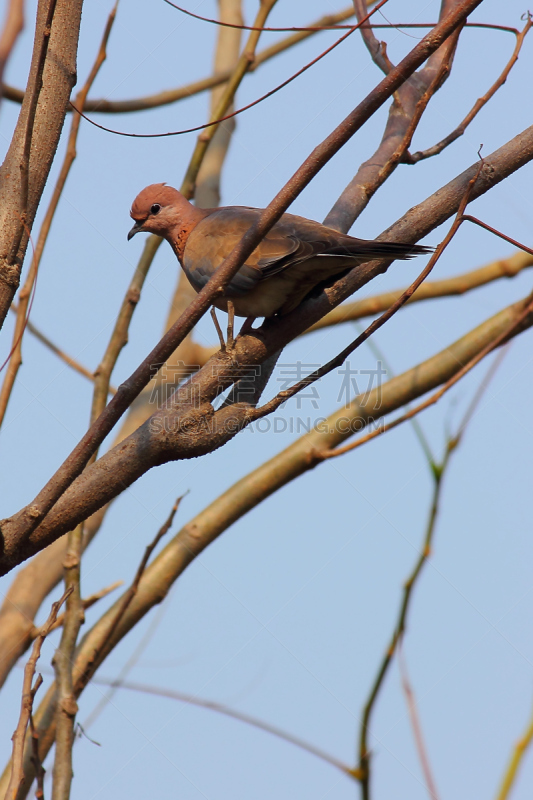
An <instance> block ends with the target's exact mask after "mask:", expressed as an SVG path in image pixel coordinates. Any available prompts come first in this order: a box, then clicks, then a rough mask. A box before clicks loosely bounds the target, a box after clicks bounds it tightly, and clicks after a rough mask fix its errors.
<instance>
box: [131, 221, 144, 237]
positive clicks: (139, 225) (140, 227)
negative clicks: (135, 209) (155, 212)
mask: <svg viewBox="0 0 533 800" xmlns="http://www.w3.org/2000/svg"><path fill="white" fill-rule="evenodd" d="M143 224H144V220H142V219H141V220H137V221H136V223H135V225H134V226H133V228H132V229H131V231H130V232H129V233H128V242H129V241H130V239H133V237H134V236H135V234H136V233H139V231H142V230H143Z"/></svg>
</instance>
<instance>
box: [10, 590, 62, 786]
mask: <svg viewBox="0 0 533 800" xmlns="http://www.w3.org/2000/svg"><path fill="white" fill-rule="evenodd" d="M68 594H69V593H68V592H65V594H64V595H63V597H62V598H61V599H60V600H58V601H57V602H56V603H53V604H52V610H51V611H50V615H49V617H48V619H47V621H46V623H45V625H44V626H43V628H42V631H41V633H40V634H39V636H38V637H37V639H36V640H35V642H34V644H33V648H32V651H31V656H30V657H29V659H28V662H27V664H26V666H25V668H24V681H23V684H22V704H21V709H20V717H19V721H18V724H17V727H16V730H15V733H14V734H13V756H12V760H11V765H12V766H11V778H10V780H9V785H8V787H7V791H6V793H5V800H16V797H17V794H18V791H19V789H20V787H21V786H22V784H23V783H24V771H23V759H24V741H25V737H26V730H27V728H28V723H29V721H30V717H31V714H32V708H33V700H34V697H35V693H36V692H37V689H38V688H39V686H40V685H41V683H42V677H41V676H40V675H39V676H38V677H37V680H36V681H35V683H33V676H34V674H35V666H36V664H37V661H38V660H39V656H40V654H41V647H42V646H43V642H44V640H45V639H46V637H47V636H48V634H49V632H50V630H51V628H52V625H53V624H54V622H55V620H56V617H57V613H58V611H59V609H60V608H61V606H62V605H63V602H64V601H65V600H66V598H67V597H68Z"/></svg>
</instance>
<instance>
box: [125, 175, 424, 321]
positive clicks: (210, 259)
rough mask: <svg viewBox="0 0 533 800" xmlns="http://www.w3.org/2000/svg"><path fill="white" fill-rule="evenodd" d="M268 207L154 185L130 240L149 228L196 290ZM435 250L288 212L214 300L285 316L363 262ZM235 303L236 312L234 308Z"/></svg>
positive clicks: (143, 198)
mask: <svg viewBox="0 0 533 800" xmlns="http://www.w3.org/2000/svg"><path fill="white" fill-rule="evenodd" d="M261 212H262V209H259V208H249V207H247V206H226V207H220V208H197V207H196V206H194V205H192V204H191V203H189V201H188V200H187V199H186V198H185V197H184V196H183V195H182V194H181V193H180V192H178V190H177V189H173V188H172V187H171V186H167V185H166V184H165V183H154V184H152V185H150V186H147V187H146V188H145V189H143V190H142V191H141V192H140V193H139V194H138V195H137V197H136V198H135V200H134V201H133V205H132V207H131V211H130V216H131V217H132V219H133V220H134V221H135V224H134V225H133V227H132V229H131V230H130V232H129V233H128V241H129V240H130V239H131V238H132V237H133V236H135V234H137V233H140V232H141V231H144V232H146V233H155V234H157V235H158V236H161V237H163V238H164V239H166V240H167V242H168V243H169V244H170V246H171V247H172V249H173V251H174V253H175V254H176V256H177V259H178V261H179V263H180V264H181V266H182V268H183V270H184V272H185V274H186V276H187V278H188V279H189V281H190V283H191V285H192V287H193V288H194V289H195V291H196V292H199V291H200V290H201V289H203V287H204V286H205V285H206V283H207V282H208V281H209V279H210V278H211V276H212V275H213V273H214V272H215V270H216V269H217V267H219V266H220V265H221V264H222V262H223V261H224V259H225V258H226V257H227V256H228V255H229V254H230V253H231V251H232V250H233V248H234V247H235V246H236V245H237V244H238V243H239V241H240V240H241V238H242V237H243V236H244V234H245V233H246V231H247V230H248V229H249V228H250V227H251V226H252V225H253V223H254V222H255V221H256V220H257V218H258V217H259V215H260V214H261ZM431 251H432V250H431V248H428V247H424V246H421V245H413V244H404V243H401V242H381V241H372V240H366V239H356V238H355V237H353V236H348V235H347V234H344V233H339V231H336V230H334V229H333V228H328V227H326V226H325V225H321V224H320V223H319V222H315V221H313V220H310V219H306V218H305V217H299V216H296V215H295V214H283V215H282V217H281V218H280V219H279V220H278V222H276V223H275V225H274V226H273V227H272V228H271V229H270V231H269V232H268V233H267V235H266V236H265V238H264V239H263V240H262V242H261V243H260V244H259V245H258V246H257V247H256V248H255V250H254V251H253V253H252V254H251V255H250V256H249V257H248V259H247V260H246V263H245V264H244V265H243V266H242V267H241V268H240V269H239V271H238V272H237V273H236V274H235V275H234V276H233V278H232V279H231V281H230V282H229V284H228V285H227V286H226V288H225V291H224V294H223V295H222V296H221V297H219V298H217V299H215V300H214V301H213V303H214V305H215V306H216V307H217V308H219V309H221V310H223V311H228V301H231V302H230V303H229V306H230V309H229V310H230V311H231V310H234V313H235V314H236V315H237V316H240V317H247V318H248V319H249V320H252V321H253V319H254V318H257V317H272V316H274V315H275V314H280V315H285V314H288V313H289V312H290V311H293V309H295V308H296V307H297V306H298V305H299V304H300V303H301V302H302V301H303V300H304V299H305V298H306V297H307V295H308V294H309V293H310V292H312V291H313V290H314V289H315V288H316V287H318V286H327V285H328V284H331V283H333V282H334V281H335V280H337V279H338V278H340V277H341V276H342V275H344V274H346V273H347V272H349V271H350V270H351V269H353V268H354V267H356V266H358V265H359V264H362V263H364V262H365V261H371V260H372V259H375V258H391V259H408V258H412V257H413V256H417V255H423V254H425V253H430V252H431ZM231 305H233V309H231Z"/></svg>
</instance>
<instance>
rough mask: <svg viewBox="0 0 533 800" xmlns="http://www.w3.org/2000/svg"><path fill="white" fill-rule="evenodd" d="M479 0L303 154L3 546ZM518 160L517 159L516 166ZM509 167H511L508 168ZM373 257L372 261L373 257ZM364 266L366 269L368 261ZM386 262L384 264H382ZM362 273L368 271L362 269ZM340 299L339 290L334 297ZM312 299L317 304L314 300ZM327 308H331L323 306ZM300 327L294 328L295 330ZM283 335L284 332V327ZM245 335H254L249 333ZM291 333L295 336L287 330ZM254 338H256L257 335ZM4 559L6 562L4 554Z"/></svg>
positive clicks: (38, 512)
mask: <svg viewBox="0 0 533 800" xmlns="http://www.w3.org/2000/svg"><path fill="white" fill-rule="evenodd" d="M480 2H481V0H464V2H463V3H462V4H461V6H460V8H458V9H456V10H455V11H454V12H452V13H450V14H449V15H448V16H447V17H446V18H445V19H444V20H442V21H441V22H439V23H438V25H437V26H436V27H435V28H434V29H433V30H432V31H431V33H430V34H428V35H427V36H425V37H424V38H423V39H422V40H421V41H420V42H419V43H418V44H417V45H416V46H415V47H414V49H413V50H412V51H411V53H409V54H408V55H407V56H406V57H405V58H404V59H403V61H401V62H400V64H399V65H398V67H396V68H395V69H393V70H391V72H390V73H389V75H387V76H386V77H385V78H384V79H383V80H382V81H381V83H380V84H379V85H378V86H377V87H376V88H375V89H374V90H373V91H372V92H371V93H370V94H369V95H368V97H367V98H366V99H365V100H363V101H362V102H361V103H360V104H359V105H358V106H357V108H356V109H355V110H354V111H353V112H351V113H350V114H349V115H348V117H347V118H346V119H345V120H344V121H343V122H342V123H341V124H340V125H339V126H338V127H337V128H336V129H335V131H333V133H331V134H330V135H329V136H328V137H327V138H326V139H325V140H324V142H322V144H320V145H318V147H316V148H315V150H314V151H313V152H312V153H311V155H310V156H309V157H308V158H307V159H306V160H305V162H304V163H303V164H302V166H301V167H300V168H299V169H298V170H297V172H296V173H295V174H294V175H293V177H292V178H291V179H290V181H289V182H288V183H287V184H286V186H285V187H284V189H282V190H281V191H280V192H279V193H278V195H277V196H276V197H275V198H274V200H273V201H272V202H271V203H270V204H269V206H268V207H267V208H266V209H265V210H264V211H263V213H262V214H261V216H260V217H259V218H258V220H257V222H256V223H255V224H254V225H253V226H252V227H251V228H250V230H249V231H248V232H247V233H246V234H245V235H244V237H243V238H242V240H241V242H240V244H239V245H238V246H237V247H236V248H235V249H234V250H233V252H232V253H231V254H230V256H228V258H227V259H226V260H225V261H224V262H223V264H222V265H221V266H220V267H219V268H218V269H217V271H216V273H215V275H214V276H213V277H212V278H211V280H210V281H209V283H208V284H207V285H206V286H205V287H204V288H203V289H202V291H201V292H200V293H199V294H198V295H197V296H196V298H195V299H194V300H193V302H192V303H191V304H190V305H189V307H188V309H187V311H186V312H185V313H184V314H183V315H182V316H181V318H180V319H179V320H178V321H177V322H176V323H175V325H174V326H173V328H172V329H171V330H170V331H169V332H168V333H167V334H166V335H165V336H164V337H163V338H162V339H161V341H160V342H159V344H158V345H156V347H155V348H154V349H153V350H152V352H151V353H150V354H149V355H148V357H147V358H146V359H145V360H144V361H143V362H142V364H141V365H140V366H139V367H138V368H137V369H136V370H135V372H134V373H133V374H132V375H131V376H130V378H129V379H128V380H127V381H126V382H124V383H123V384H122V385H121V386H120V387H119V389H118V391H117V393H116V395H115V396H114V397H113V398H112V400H111V401H110V403H109V404H108V406H107V407H106V409H105V410H104V411H103V413H102V414H101V415H100V417H99V419H98V420H97V421H96V422H95V423H94V425H93V426H92V427H91V428H90V430H89V431H88V432H87V434H86V435H85V436H84V437H83V438H82V440H81V441H80V443H79V444H78V445H77V446H76V447H75V449H74V450H73V451H72V453H71V455H70V456H69V457H68V458H67V459H66V461H65V462H64V464H63V465H62V467H60V469H59V470H58V472H57V473H56V474H55V475H54V476H53V477H52V478H51V480H50V481H49V482H48V484H47V485H46V486H45V487H44V489H43V490H42V491H41V492H40V493H39V495H38V496H37V497H36V498H35V499H34V501H33V502H32V503H31V504H30V505H29V506H27V507H26V508H25V509H23V510H22V511H20V512H19V513H18V514H17V515H15V516H14V517H12V518H11V519H10V520H9V521H5V522H4V523H2V534H3V536H4V537H5V543H6V550H5V555H6V554H7V552H11V553H13V552H14V549H17V546H18V544H20V543H21V542H22V540H26V541H27V540H28V537H29V536H30V534H31V532H32V531H33V530H34V529H35V528H36V527H37V526H38V525H39V523H40V522H41V520H43V519H44V517H45V516H46V514H47V513H48V512H49V510H50V509H51V508H52V506H53V505H54V503H55V502H56V501H57V500H58V499H59V497H60V496H61V495H62V494H63V492H64V491H65V489H66V488H67V487H68V486H69V485H70V484H71V482H72V480H73V479H75V478H76V476H78V475H80V473H81V471H82V470H83V468H84V467H85V465H86V464H87V463H88V461H89V459H90V458H91V456H92V454H93V453H94V452H95V450H96V449H97V448H98V446H99V445H100V444H101V442H102V441H103V440H104V438H105V437H106V436H107V434H108V433H109V431H110V430H111V429H112V428H113V427H114V425H115V424H116V422H117V421H118V419H120V417H121V416H122V414H123V413H124V411H125V410H126V409H127V408H128V407H129V405H130V404H131V403H132V401H133V400H134V399H135V398H136V397H137V396H138V394H139V393H140V392H141V391H142V389H143V388H144V386H146V384H147V383H148V381H149V380H150V378H151V377H152V371H153V365H154V364H163V363H164V362H165V361H166V360H167V358H168V357H169V356H170V354H171V353H172V352H173V351H174V350H175V349H176V347H177V346H178V344H179V343H180V342H181V341H183V339H184V338H185V336H186V335H187V334H188V333H189V332H190V331H191V330H192V328H193V327H194V325H196V323H197V322H198V321H199V319H200V318H201V317H202V316H203V314H204V313H205V311H206V310H207V309H208V308H209V307H210V306H211V305H212V302H213V299H214V298H215V297H216V296H218V295H220V294H221V293H222V292H223V290H224V286H225V285H226V283H227V282H228V281H229V280H231V278H232V277H233V275H234V274H236V272H237V270H238V269H239V268H240V266H241V265H242V264H243V263H244V261H245V260H246V258H247V257H248V256H249V255H250V253H252V252H253V250H254V249H255V247H256V246H257V244H258V243H259V242H260V241H261V239H262V237H264V236H265V235H266V233H268V231H269V230H270V228H271V227H272V225H274V223H275V222H276V221H277V220H278V219H279V218H280V216H281V214H282V213H283V212H284V211H285V210H286V209H287V208H288V206H289V204H290V203H291V202H292V201H293V200H294V199H295V197H297V196H298V194H299V193H300V192H301V191H302V190H303V189H304V188H305V186H306V185H307V184H308V183H309V182H310V181H311V179H312V178H313V177H314V176H315V175H316V174H317V173H318V172H319V170H320V169H321V168H322V166H324V164H326V163H327V162H328V161H329V159H330V158H332V156H333V155H334V154H335V153H336V152H337V151H338V150H339V149H340V148H341V147H342V146H343V145H344V144H345V143H346V142H347V141H349V139H350V138H351V137H352V136H353V135H354V133H355V132H356V131H357V130H359V128H360V127H361V126H362V125H363V124H364V122H365V121H367V120H368V118H369V117H370V116H371V115H372V114H373V113H374V112H375V111H376V110H377V109H378V108H379V107H380V106H381V105H383V103H384V102H385V101H386V99H387V98H388V97H390V95H391V94H392V93H393V92H394V91H396V90H397V89H398V88H399V86H401V84H402V83H403V82H404V81H405V80H406V78H407V77H408V76H409V75H410V74H412V72H413V71H414V70H416V69H417V67H419V66H420V65H421V64H422V63H423V62H424V61H425V60H426V59H427V58H428V57H429V56H430V55H431V53H433V52H435V50H437V49H438V48H439V47H440V45H441V44H442V43H443V42H444V41H445V40H446V39H447V38H448V36H449V35H450V34H451V33H453V31H454V30H455V29H456V28H457V27H458V26H460V25H461V24H462V22H463V21H464V19H465V18H466V16H467V15H468V14H469V13H471V11H473V9H474V8H476V7H477V6H478V5H479V3H480ZM522 158H523V159H524V160H523V161H522V163H525V161H526V160H527V154H526V153H523V154H522ZM519 165H521V164H520V163H517V165H516V167H514V168H518V166H519ZM511 171H512V170H511ZM493 183H494V176H492V175H491V185H492V184H493ZM478 184H479V186H480V187H484V188H482V189H481V191H480V193H482V192H483V191H486V189H487V188H488V187H487V185H486V180H482V179H480V180H479V181H478ZM448 215H449V212H444V216H445V217H446V216H448ZM411 235H412V233H411V234H408V235H407V237H406V239H405V240H406V241H412V240H413V239H414V240H416V238H418V237H413V239H411ZM371 263H372V262H371ZM366 266H367V269H368V265H366ZM384 268H385V267H382V269H384ZM358 273H360V274H361V277H362V278H364V277H365V276H364V275H363V273H365V266H363V267H362V268H359V269H358ZM366 274H369V273H368V272H366ZM346 280H347V279H344V281H339V282H338V283H337V284H336V287H338V289H340V293H339V291H337V295H338V296H339V294H341V293H342V288H341V287H344V286H346V283H345V282H346ZM341 299H344V297H341V296H339V300H338V301H337V302H334V305H337V303H338V302H340V301H341ZM307 305H308V304H304V306H303V307H301V309H299V310H298V311H297V312H294V313H296V314H298V315H299V318H304V317H305V316H306V314H305V313H303V312H304V309H305V307H306V306H307ZM312 305H315V306H316V304H315V303H313V304H312ZM327 310H329V309H327ZM325 311H326V309H324V311H323V313H322V314H320V313H319V314H318V315H317V316H316V319H318V318H319V317H320V316H323V314H324V313H325ZM291 318H293V314H289V315H287V317H285V318H283V320H282V321H281V322H280V324H279V328H278V337H273V339H274V340H275V338H282V339H283V332H284V329H285V328H286V325H287V322H288V321H290V319H291ZM316 319H313V320H309V322H308V323H307V324H305V327H304V330H305V328H306V327H309V325H310V324H312V322H315V321H316ZM299 332H300V331H295V334H297V333H299ZM285 336H286V332H285ZM247 338H248V339H250V338H252V337H247ZM290 338H294V336H291V337H290ZM254 340H255V341H257V339H255V337H254ZM281 346H283V341H282V342H277V341H276V342H275V344H274V346H273V348H272V350H271V352H270V355H271V354H272V353H273V352H276V351H277V350H279V349H280V347H281ZM268 355H269V353H265V355H264V357H263V358H262V359H261V360H262V361H264V360H265V358H266V357H268ZM4 561H5V562H6V564H7V561H8V560H6V558H5V557H4Z"/></svg>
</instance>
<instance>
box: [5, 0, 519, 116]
mask: <svg viewBox="0 0 533 800" xmlns="http://www.w3.org/2000/svg"><path fill="white" fill-rule="evenodd" d="M353 15H354V10H353V8H347V9H344V11H339V12H337V13H336V14H326V15H325V16H324V17H320V19H318V20H317V21H316V22H315V23H314V25H311V26H309V27H308V28H307V29H306V30H305V31H304V32H301V33H296V34H294V35H293V36H288V37H287V38H285V39H282V40H281V41H279V42H276V44H274V45H271V46H270V47H266V48H265V49H264V50H261V51H260V52H259V53H258V54H257V55H256V56H255V59H254V62H253V64H252V65H251V67H250V71H251V72H255V70H256V69H257V68H258V67H259V66H261V64H264V63H265V62H266V61H269V60H270V59H271V58H274V56H277V55H278V54H279V53H283V52H285V50H288V49H289V48H291V47H293V46H294V45H295V44H299V42H302V41H304V40H305V39H308V38H309V37H310V36H313V35H314V34H315V33H318V32H320V31H321V30H324V29H325V28H331V27H334V26H335V25H336V24H337V23H338V22H342V21H343V20H346V19H349V18H350V17H353ZM425 27H427V28H432V27H433V24H430V25H426V26H425ZM511 30H514V29H511ZM231 75H232V70H231V71H230V70H228V71H227V72H223V73H219V74H215V75H211V76H209V77H208V78H203V79H202V80H199V81H194V82H193V83H189V84H187V85H185V86H180V87H178V88H176V89H167V90H166V91H163V92H158V93H157V94H153V95H149V96H147V97H139V98H136V99H133V100H107V99H105V98H100V99H96V100H91V99H88V100H87V101H86V102H85V105H84V107H83V110H84V111H86V112H88V113H90V112H94V111H101V112H103V113H106V114H113V113H114V114H123V113H127V112H129V111H145V110H147V109H150V108H158V107H159V106H164V105H169V104H171V103H176V102H178V101H179V100H185V99H187V98H189V97H192V96H193V95H195V94H199V93H200V92H205V91H209V90H210V89H214V88H215V87H217V86H221V85H222V84H223V83H226V82H227V81H228V80H229V78H230V77H231ZM3 89H4V95H5V97H6V98H8V99H9V100H12V101H14V102H15V103H21V102H22V100H23V99H24V92H22V91H21V90H20V89H15V88H14V87H12V86H6V85H4V87H3ZM69 110H70V111H72V109H71V108H70V109H69Z"/></svg>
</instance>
